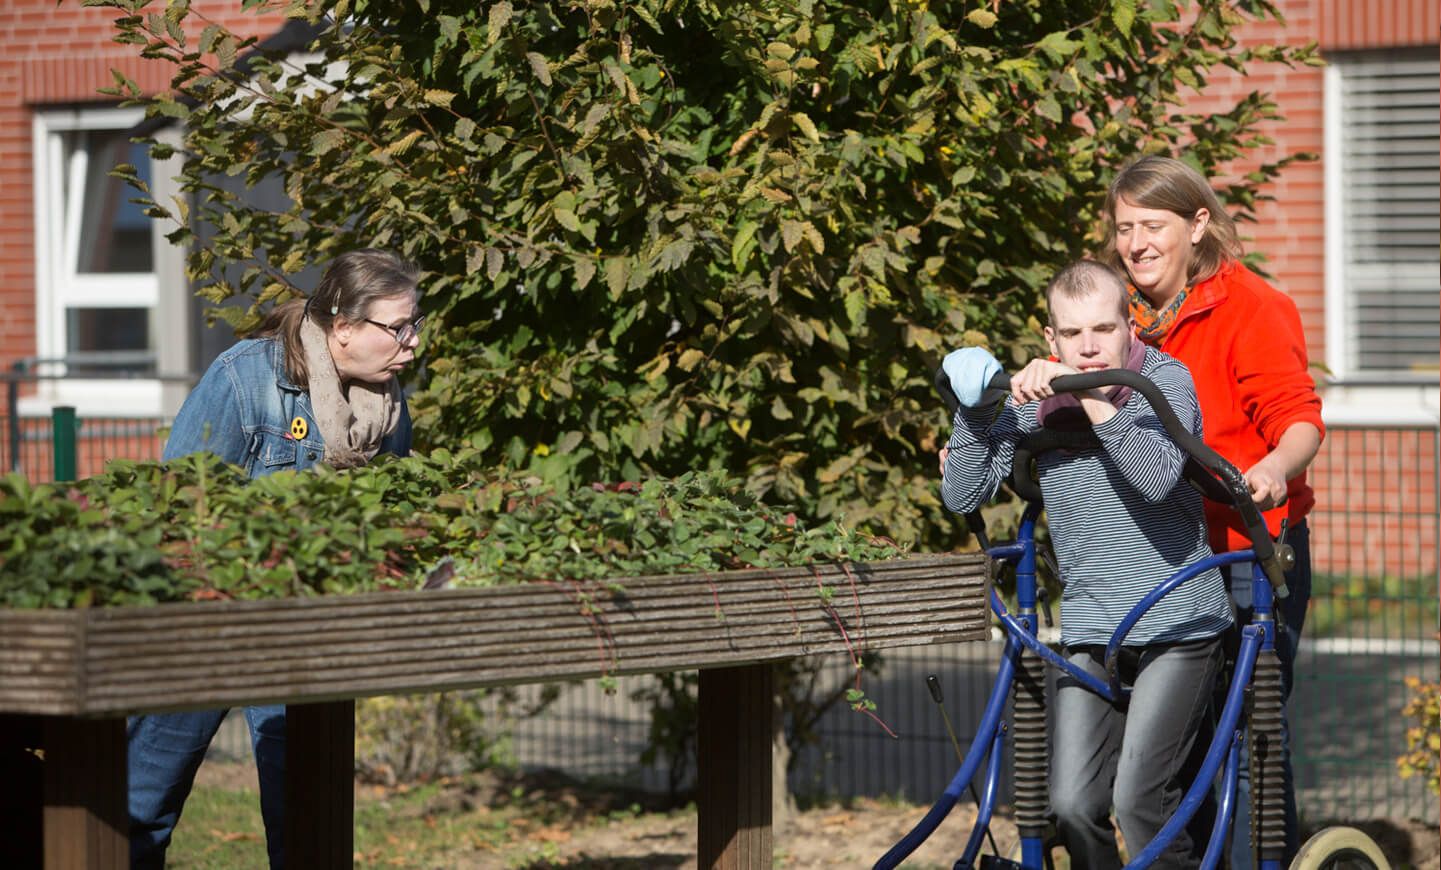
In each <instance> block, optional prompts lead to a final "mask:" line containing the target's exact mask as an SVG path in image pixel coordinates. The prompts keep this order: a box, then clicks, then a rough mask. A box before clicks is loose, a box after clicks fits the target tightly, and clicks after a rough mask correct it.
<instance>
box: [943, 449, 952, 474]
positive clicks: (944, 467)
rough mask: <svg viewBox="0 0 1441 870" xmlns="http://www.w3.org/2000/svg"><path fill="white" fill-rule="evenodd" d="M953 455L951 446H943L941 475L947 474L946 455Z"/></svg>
mask: <svg viewBox="0 0 1441 870" xmlns="http://www.w3.org/2000/svg"><path fill="white" fill-rule="evenodd" d="M950 455H951V448H949V447H942V448H941V477H945V476H946V457H947V456H950Z"/></svg>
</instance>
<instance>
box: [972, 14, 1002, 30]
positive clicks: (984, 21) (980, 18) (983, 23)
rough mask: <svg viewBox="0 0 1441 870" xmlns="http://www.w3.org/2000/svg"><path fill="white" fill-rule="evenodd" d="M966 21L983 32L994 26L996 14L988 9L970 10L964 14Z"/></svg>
mask: <svg viewBox="0 0 1441 870" xmlns="http://www.w3.org/2000/svg"><path fill="white" fill-rule="evenodd" d="M966 20H967V21H969V22H971V23H972V24H974V25H976V26H977V27H980V28H983V29H985V30H990V29H991V28H992V27H995V26H996V20H997V19H996V14H995V13H994V12H992V11H991V10H989V9H972V10H971V11H970V12H967V13H966Z"/></svg>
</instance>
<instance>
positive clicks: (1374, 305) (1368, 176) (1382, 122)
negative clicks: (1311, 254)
mask: <svg viewBox="0 0 1441 870" xmlns="http://www.w3.org/2000/svg"><path fill="white" fill-rule="evenodd" d="M1334 62H1335V63H1336V66H1337V69H1338V70H1339V71H1340V73H1341V118H1340V123H1341V124H1342V128H1341V144H1342V149H1341V154H1340V155H1338V156H1339V158H1340V163H1341V165H1342V166H1343V169H1342V173H1341V188H1342V190H1341V194H1342V202H1343V207H1344V208H1345V212H1346V218H1345V271H1346V277H1345V283H1346V292H1347V307H1346V315H1347V316H1346V326H1347V330H1348V332H1349V335H1348V338H1349V339H1350V341H1349V353H1348V357H1349V359H1348V360H1347V361H1346V365H1347V368H1349V369H1351V370H1353V371H1356V372H1361V373H1365V374H1369V375H1373V376H1374V375H1386V376H1388V377H1389V376H1398V375H1399V376H1401V377H1403V378H1404V377H1407V376H1413V377H1421V378H1427V379H1429V380H1431V381H1432V382H1433V383H1434V381H1435V373H1436V369H1437V358H1438V354H1441V304H1438V299H1441V293H1438V290H1441V283H1438V281H1441V278H1438V275H1441V259H1438V256H1437V249H1438V246H1441V207H1438V204H1437V199H1436V185H1437V183H1438V181H1441V159H1438V156H1437V155H1438V153H1441V138H1438V129H1441V128H1438V120H1441V99H1438V96H1437V91H1436V76H1437V72H1438V66H1437V61H1436V53H1435V52H1434V51H1411V50H1388V51H1384V52H1364V53H1355V54H1351V55H1343V56H1341V57H1338V58H1335V59H1334Z"/></svg>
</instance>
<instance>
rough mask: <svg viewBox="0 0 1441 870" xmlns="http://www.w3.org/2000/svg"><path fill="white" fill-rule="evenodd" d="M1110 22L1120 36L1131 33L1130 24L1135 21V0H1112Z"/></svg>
mask: <svg viewBox="0 0 1441 870" xmlns="http://www.w3.org/2000/svg"><path fill="white" fill-rule="evenodd" d="M1112 3H1113V4H1114V5H1112V6H1111V22H1112V23H1113V24H1115V25H1116V29H1117V30H1119V31H1121V35H1122V36H1130V35H1131V26H1132V25H1133V24H1135V22H1136V0H1112Z"/></svg>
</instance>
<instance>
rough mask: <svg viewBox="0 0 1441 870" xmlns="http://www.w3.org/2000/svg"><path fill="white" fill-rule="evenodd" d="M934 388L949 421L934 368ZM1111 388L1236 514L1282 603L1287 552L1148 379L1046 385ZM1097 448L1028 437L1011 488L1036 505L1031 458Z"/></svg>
mask: <svg viewBox="0 0 1441 870" xmlns="http://www.w3.org/2000/svg"><path fill="white" fill-rule="evenodd" d="M935 385H936V390H937V392H939V393H940V394H941V400H942V401H943V402H944V403H945V405H946V408H947V409H948V410H949V411H950V412H951V416H952V417H954V416H955V413H956V411H957V409H959V408H960V400H959V399H958V398H957V397H956V394H955V391H954V390H952V389H951V382H950V378H949V377H947V376H946V372H945V370H944V369H943V368H938V369H936V376H935ZM1010 386H1011V377H1010V375H1008V374H1006V373H1005V372H1001V373H999V374H997V375H996V376H995V377H993V378H991V382H990V384H989V389H992V390H1009V389H1010ZM1111 386H1126V387H1130V388H1131V389H1133V390H1135V391H1136V392H1138V393H1140V394H1141V395H1142V396H1144V397H1145V399H1146V401H1147V402H1150V403H1151V409H1152V410H1153V411H1154V412H1155V414H1156V417H1157V419H1159V420H1160V421H1161V425H1162V426H1164V427H1165V429H1166V433H1167V434H1168V435H1170V436H1171V440H1172V441H1174V442H1175V443H1176V445H1177V446H1178V447H1180V448H1181V449H1182V450H1184V451H1185V452H1186V454H1187V455H1188V456H1189V457H1190V460H1189V461H1188V462H1187V469H1186V470H1187V479H1188V480H1190V481H1191V482H1192V483H1193V484H1195V485H1196V486H1197V488H1198V489H1200V490H1201V492H1202V494H1203V495H1205V496H1207V497H1208V498H1210V499H1212V500H1213V501H1218V502H1220V503H1222V504H1229V505H1230V506H1231V507H1233V508H1235V509H1236V511H1237V513H1239V514H1240V515H1241V522H1242V524H1243V525H1244V526H1245V529H1246V537H1248V538H1249V539H1250V540H1251V548H1252V549H1253V550H1254V551H1255V553H1256V560H1257V561H1258V562H1259V563H1260V564H1261V568H1262V570H1263V571H1265V572H1266V578H1267V579H1268V580H1270V581H1271V587H1272V588H1273V589H1274V590H1275V594H1276V597H1277V598H1285V597H1286V595H1287V594H1288V591H1287V589H1286V578H1285V576H1284V574H1285V570H1286V567H1287V566H1286V565H1285V564H1284V563H1285V562H1286V561H1288V557H1287V553H1288V552H1289V549H1288V548H1278V547H1277V546H1276V542H1275V541H1273V540H1272V539H1271V533H1270V532H1269V531H1267V529H1266V522H1265V520H1264V519H1263V518H1262V516H1261V511H1260V509H1259V508H1257V507H1256V503H1255V502H1254V501H1252V499H1251V487H1250V486H1248V485H1247V483H1246V478H1245V476H1244V475H1242V474H1241V472H1240V470H1239V469H1237V468H1236V466H1234V465H1232V464H1231V463H1230V461H1228V460H1227V459H1226V457H1224V456H1222V455H1221V454H1219V453H1217V452H1216V451H1215V450H1212V449H1211V448H1210V447H1209V446H1207V444H1206V442H1204V441H1202V440H1201V439H1200V438H1197V437H1196V436H1195V435H1192V434H1191V431H1190V430H1189V429H1187V428H1186V427H1185V426H1184V425H1183V424H1182V423H1181V419H1180V418H1179V417H1177V416H1176V412H1175V410H1174V409H1172V407H1171V403H1170V402H1168V401H1166V397H1165V395H1164V394H1163V393H1162V392H1161V391H1160V389H1159V388H1158V387H1157V386H1156V385H1155V384H1154V383H1152V382H1151V380H1150V379H1149V378H1147V377H1145V376H1144V375H1142V374H1141V373H1140V372H1133V371H1131V370H1130V369H1105V370H1103V371H1098V372H1087V373H1085V374H1075V375H1062V376H1060V377H1058V378H1056V379H1054V380H1052V381H1051V387H1052V389H1054V390H1055V391H1056V392H1058V393H1079V392H1082V391H1084V390H1093V389H1097V388H1100V387H1111ZM1099 446H1100V442H1099V440H1097V439H1096V436H1095V434H1094V433H1091V432H1080V433H1071V432H1056V431H1052V430H1045V429H1042V430H1039V431H1038V432H1037V433H1034V434H1033V435H1030V436H1027V438H1026V439H1024V440H1023V441H1022V443H1021V444H1019V445H1017V447H1016V455H1015V459H1014V460H1013V462H1012V466H1011V469H1012V472H1011V481H1010V484H1011V488H1012V489H1014V490H1015V491H1016V494H1017V495H1019V496H1021V497H1022V498H1025V499H1028V500H1032V501H1040V500H1041V492H1040V487H1038V486H1037V485H1036V483H1035V481H1034V480H1033V479H1032V478H1031V475H1030V462H1031V459H1032V457H1033V456H1035V455H1036V454H1037V453H1042V452H1045V451H1046V450H1054V449H1058V448H1059V449H1066V450H1078V449H1082V450H1083V449H1087V448H1095V447H1099ZM1218 478H1219V479H1218Z"/></svg>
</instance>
